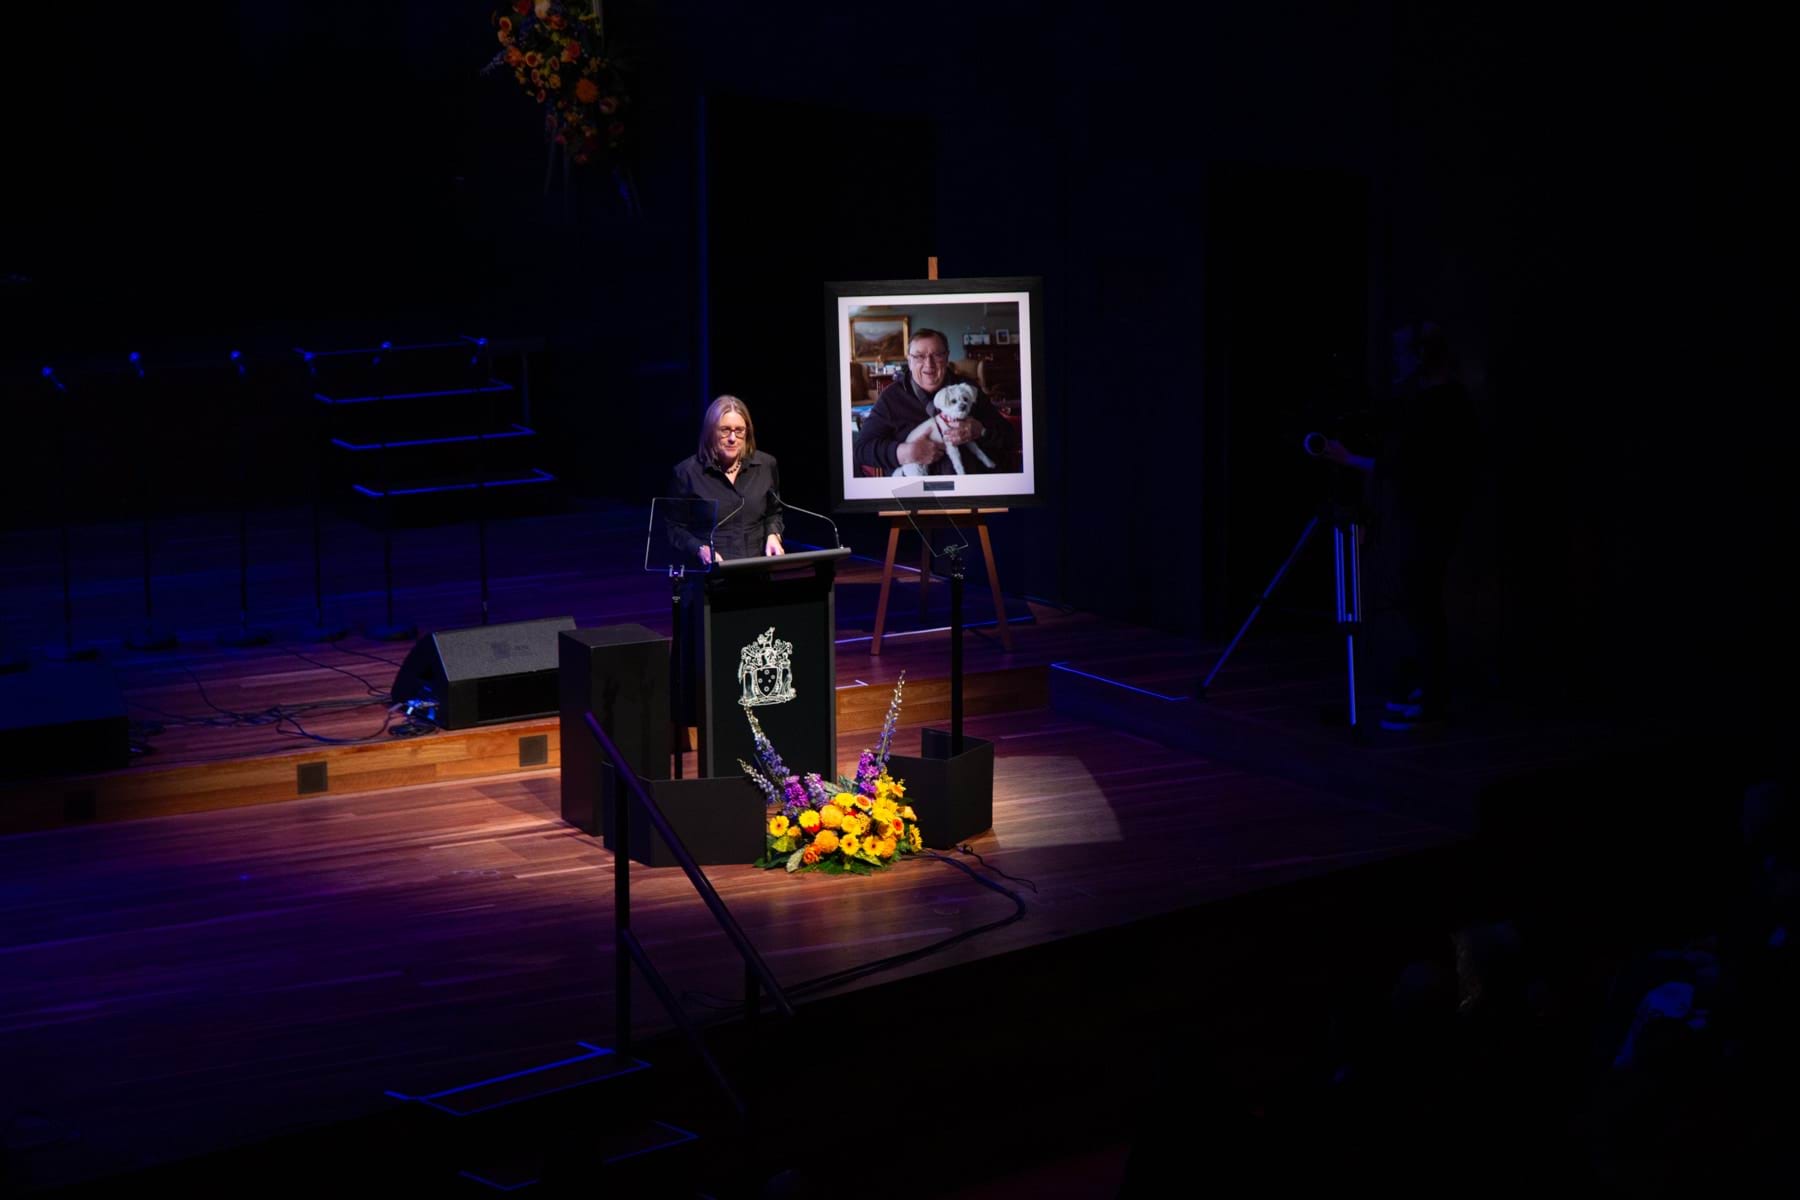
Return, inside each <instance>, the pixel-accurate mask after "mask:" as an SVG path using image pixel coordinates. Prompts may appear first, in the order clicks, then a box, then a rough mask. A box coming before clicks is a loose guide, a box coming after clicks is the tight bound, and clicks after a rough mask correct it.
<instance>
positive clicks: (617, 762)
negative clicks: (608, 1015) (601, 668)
mask: <svg viewBox="0 0 1800 1200" xmlns="http://www.w3.org/2000/svg"><path fill="white" fill-rule="evenodd" d="M582 717H583V719H584V720H585V721H586V722H587V727H588V730H589V731H590V732H591V733H592V734H593V735H594V740H595V741H597V742H598V743H599V744H600V748H601V749H602V750H603V751H605V752H606V756H607V758H608V759H610V760H611V761H612V768H613V774H614V775H615V776H616V777H617V778H619V779H620V780H621V781H623V783H624V785H625V787H626V788H628V789H630V796H627V795H624V794H620V795H618V796H617V798H616V800H615V802H614V804H613V937H614V941H615V945H616V946H617V947H619V948H622V949H623V950H624V951H625V952H624V953H619V952H617V951H616V950H615V953H614V959H613V962H614V967H613V971H614V976H613V987H614V992H615V999H614V1003H615V1005H616V1015H617V1037H618V1040H619V1049H620V1050H621V1051H623V1050H625V1049H626V1048H627V1047H628V1046H629V1045H630V1043H631V964H632V962H633V961H636V963H637V964H638V967H639V968H640V969H641V970H642V971H643V972H644V975H645V977H646V978H647V979H648V980H649V981H650V986H651V987H652V988H653V989H654V990H655V992H656V994H657V997H658V998H659V999H660V1000H661V1001H662V1002H663V1007H664V1008H666V1009H668V1010H669V1016H670V1017H671V1018H673V1019H674V1021H675V1023H676V1025H677V1026H678V1027H679V1028H680V1029H681V1031H682V1032H683V1033H684V1034H686V1035H687V1038H688V1040H689V1041H690V1042H692V1043H693V1045H694V1048H695V1049H696V1050H697V1051H699V1053H700V1056H701V1058H702V1059H703V1060H705V1062H706V1065H707V1067H708V1068H709V1069H710V1070H711V1071H712V1073H713V1077H714V1078H715V1079H717V1080H718V1082H719V1086H720V1087H721V1088H723V1089H724V1091H725V1094H726V1096H728V1097H729V1098H730V1099H731V1102H732V1105H733V1107H735V1108H736V1109H737V1110H738V1113H739V1115H740V1116H741V1115H743V1114H744V1111H745V1110H744V1106H743V1104H742V1102H741V1101H740V1100H739V1099H738V1097H737V1095H736V1093H734V1092H733V1091H732V1089H731V1087H730V1085H729V1084H728V1083H727V1082H726V1081H725V1077H724V1075H723V1074H722V1073H721V1071H720V1070H719V1066H718V1064H717V1062H715V1061H714V1060H713V1057H712V1055H711V1054H708V1053H707V1051H706V1048H705V1047H704V1046H703V1045H701V1043H700V1037H699V1033H698V1031H697V1030H695V1029H694V1027H693V1024H692V1023H691V1022H690V1021H688V1019H687V1016H686V1014H685V1013H683V1012H682V1011H681V1004H680V1001H679V1000H677V999H676V997H675V994H674V993H673V992H671V991H670V990H669V987H668V984H667V983H665V982H664V981H663V978H662V976H661V974H660V973H659V972H658V971H657V970H656V968H655V967H653V966H652V965H651V964H650V959H649V956H648V955H647V954H645V952H644V948H643V945H642V944H641V943H640V942H639V941H638V940H637V938H636V937H635V936H634V935H633V934H632V932H631V807H632V806H631V802H630V801H631V797H636V799H637V801H638V803H639V804H642V805H643V806H644V814H645V815H646V816H647V817H649V818H650V824H651V825H653V826H654V827H655V828H656V832H658V833H659V834H661V835H662V838H663V841H665V842H667V843H668V846H669V853H670V854H671V855H673V856H674V859H675V861H676V863H677V864H679V865H680V867H681V869H682V871H683V872H684V873H686V875H687V877H688V882H689V883H691V884H693V885H694V890H695V891H696V892H699V893H700V898H701V899H702V900H704V901H705V902H706V907H707V908H708V909H710V910H711V911H712V915H713V920H715V921H717V922H718V924H719V928H720V929H722V930H724V932H725V936H726V937H727V938H728V939H729V940H730V941H731V944H732V946H733V947H735V948H736V949H737V952H738V955H739V956H740V957H741V958H742V959H743V960H744V1017H745V1020H746V1021H751V1020H754V1019H755V1017H756V1015H757V1013H758V1011H760V1009H761V1007H762V997H761V995H760V991H761V990H766V991H767V992H768V994H769V1000H770V1001H771V1002H772V1003H773V1004H774V1006H775V1008H776V1009H777V1010H778V1011H779V1012H780V1013H781V1014H782V1015H783V1016H785V1017H792V1016H793V1015H794V1007H793V1005H792V1004H791V1003H789V1002H788V998H787V993H786V992H785V991H784V990H783V989H782V986H781V984H780V982H779V981H778V980H776V978H775V973H774V972H773V971H771V970H769V965H768V963H766V962H764V961H763V957H762V955H761V954H759V953H757V950H756V947H755V946H753V945H752V944H751V942H750V938H749V937H748V936H747V935H746V934H745V933H744V931H743V929H742V928H741V927H740V926H739V925H738V923H737V918H735V917H733V916H732V915H731V910H730V909H728V908H726V907H725V901H723V900H722V899H720V898H719V893H718V892H717V891H715V890H714V888H713V885H712V882H711V881H710V880H708V879H707V878H706V875H705V873H704V872H702V871H701V870H700V865H699V864H698V863H696V862H695V861H694V856H693V855H692V854H690V853H689V852H688V848H687V846H686V845H685V844H684V843H683V842H682V840H681V836H680V835H679V834H677V833H676V832H675V829H674V827H673V826H672V825H670V824H669V819H668V817H666V816H664V815H663V811H662V809H661V808H659V807H658V806H657V803H656V801H655V800H654V799H653V798H652V797H651V796H650V793H649V792H648V791H647V790H645V788H644V784H643V781H642V780H640V779H639V778H638V776H637V772H636V771H635V770H633V769H632V767H631V764H630V763H628V762H626V761H625V756H624V755H623V754H621V753H619V748H618V747H617V746H616V745H614V744H613V740H612V738H611V737H609V736H607V733H606V730H605V729H603V728H601V726H600V722H599V720H598V719H596V718H595V716H594V714H593V711H592V710H591V709H590V710H589V711H587V712H585V713H583V714H582Z"/></svg>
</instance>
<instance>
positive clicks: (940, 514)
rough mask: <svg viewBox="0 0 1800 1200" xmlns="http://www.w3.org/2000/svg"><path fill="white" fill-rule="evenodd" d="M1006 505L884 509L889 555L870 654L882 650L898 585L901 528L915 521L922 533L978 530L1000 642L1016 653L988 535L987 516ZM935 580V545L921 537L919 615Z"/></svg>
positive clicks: (882, 572)
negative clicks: (890, 604)
mask: <svg viewBox="0 0 1800 1200" xmlns="http://www.w3.org/2000/svg"><path fill="white" fill-rule="evenodd" d="M1006 511H1007V510H1006V509H1004V508H947V509H939V510H936V511H933V512H914V513H906V512H884V513H880V514H878V515H880V516H882V517H885V518H886V519H887V523H888V536H887V555H886V557H885V558H883V559H882V562H881V598H880V599H879V600H877V601H876V602H875V636H874V637H873V638H872V639H870V641H869V653H870V654H880V653H881V635H882V632H883V631H884V630H885V629H886V628H887V611H888V593H889V591H890V590H891V589H892V588H893V586H894V557H895V555H896V553H897V552H898V551H899V549H900V531H901V530H902V529H908V528H912V527H913V526H914V525H915V524H916V525H917V527H918V529H919V530H920V532H921V534H923V533H926V532H929V531H931V530H933V529H945V528H952V527H953V528H957V529H971V528H972V529H974V530H975V534H976V536H977V537H978V538H979V539H980V541H981V558H982V561H983V562H984V563H986V564H987V577H988V588H989V589H990V590H991V591H992V592H993V594H994V616H995V618H996V620H997V623H998V624H999V627H1000V645H1001V646H1003V647H1004V648H1005V649H1006V652H1007V653H1008V654H1010V653H1012V648H1013V644H1012V626H1010V625H1008V624H1007V623H1006V598H1005V597H1004V596H1002V595H1001V594H1000V572H999V571H997V570H996V569H995V568H994V543H993V540H992V539H991V538H989V537H988V523H987V519H988V516H989V514H991V513H1003V512H1006ZM930 583H931V544H930V543H929V542H927V541H926V540H925V539H924V537H923V536H921V537H920V538H919V615H920V616H921V617H923V616H924V615H925V600H926V589H927V587H928V586H929V585H930Z"/></svg>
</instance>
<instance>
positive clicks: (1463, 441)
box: [1317, 321, 1480, 730]
mask: <svg viewBox="0 0 1800 1200" xmlns="http://www.w3.org/2000/svg"><path fill="white" fill-rule="evenodd" d="M1392 345H1393V381H1394V394H1393V399H1392V402H1391V405H1390V410H1389V413H1388V415H1387V419H1386V421H1385V422H1384V423H1383V425H1384V428H1383V430H1382V432H1381V433H1380V434H1379V435H1376V436H1375V437H1374V440H1373V442H1372V443H1371V444H1369V445H1365V446H1362V447H1358V448H1355V449H1353V448H1351V447H1349V446H1346V445H1344V444H1343V443H1342V442H1339V441H1337V440H1336V439H1334V438H1329V437H1328V438H1323V439H1322V443H1323V444H1322V445H1321V446H1320V447H1318V449H1317V453H1318V454H1319V455H1320V456H1321V457H1324V458H1327V459H1329V460H1331V461H1332V462H1335V463H1338V464H1339V465H1341V466H1346V467H1352V468H1354V469H1356V470H1358V471H1361V472H1363V473H1364V474H1365V475H1366V476H1367V477H1368V479H1369V483H1370V488H1371V492H1372V503H1373V508H1374V511H1375V515H1376V526H1375V528H1376V536H1377V541H1378V544H1379V545H1380V546H1381V547H1382V550H1381V554H1382V557H1383V558H1384V559H1385V560H1386V568H1387V569H1386V570H1385V571H1384V573H1383V574H1384V578H1385V579H1386V580H1387V581H1388V584H1387V587H1386V588H1385V589H1384V591H1385V592H1386V593H1387V596H1388V599H1389V601H1390V602H1391V603H1392V604H1393V605H1394V607H1396V608H1397V609H1398V610H1399V612H1400V615H1401V619H1402V620H1403V621H1404V623H1405V627H1406V633H1407V637H1408V640H1409V641H1410V643H1411V646H1410V651H1411V652H1410V654H1409V655H1407V656H1404V657H1402V658H1401V660H1400V661H1398V662H1397V663H1395V664H1394V666H1393V668H1392V669H1391V671H1390V673H1389V674H1390V678H1389V680H1388V685H1387V686H1388V689H1389V691H1388V696H1389V699H1388V702H1387V715H1386V717H1384V718H1383V720H1382V722H1381V725H1382V728H1384V729H1402V730H1404V729H1413V728H1416V727H1418V726H1420V725H1423V724H1427V723H1432V722H1436V721H1440V720H1442V719H1443V718H1444V716H1445V715H1446V709H1447V704H1448V692H1449V674H1450V619H1449V614H1448V611H1447V609H1446V606H1445V603H1444V584H1445V581H1446V580H1447V578H1448V576H1449V572H1450V559H1451V556H1452V555H1453V554H1454V552H1455V550H1456V540H1457V535H1458V534H1459V533H1460V532H1461V529H1462V525H1463V519H1464V517H1465V516H1466V514H1467V513H1468V509H1469V503H1470V500H1471V498H1472V489H1471V486H1470V484H1471V479H1472V477H1473V475H1474V470H1473V466H1474V464H1473V462H1472V459H1473V458H1474V456H1475V454H1476V451H1477V449H1478V447H1479V444H1480V432H1479V428H1478V425H1477V423H1476V420H1475V413H1474V408H1473V406H1472V404H1471V403H1470V400H1469V393H1468V391H1467V389H1465V388H1464V387H1463V385H1462V384H1461V382H1459V381H1458V379H1457V378H1456V370H1455V364H1454V362H1453V361H1452V359H1451V355H1450V344H1449V340H1448V339H1447V338H1446V337H1445V336H1444V331H1443V330H1442V329H1441V328H1440V327H1439V326H1438V325H1437V324H1435V323H1434V322H1430V321H1421V322H1417V323H1415V324H1412V325H1406V326H1402V327H1401V328H1399V329H1397V330H1395V332H1394V335H1393V343H1392Z"/></svg>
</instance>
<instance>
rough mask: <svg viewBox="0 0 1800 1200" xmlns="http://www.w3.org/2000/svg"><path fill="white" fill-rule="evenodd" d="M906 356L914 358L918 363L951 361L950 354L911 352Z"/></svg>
mask: <svg viewBox="0 0 1800 1200" xmlns="http://www.w3.org/2000/svg"><path fill="white" fill-rule="evenodd" d="M906 357H908V358H910V359H912V360H913V361H914V362H916V363H926V362H940V363H941V362H949V361H950V356H949V355H948V354H909V355H907V356H906Z"/></svg>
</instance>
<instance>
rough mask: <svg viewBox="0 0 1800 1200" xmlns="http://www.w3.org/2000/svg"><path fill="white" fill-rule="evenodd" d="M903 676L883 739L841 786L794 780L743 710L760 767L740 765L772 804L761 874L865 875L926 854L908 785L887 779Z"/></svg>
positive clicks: (818, 779) (758, 862) (753, 716)
mask: <svg viewBox="0 0 1800 1200" xmlns="http://www.w3.org/2000/svg"><path fill="white" fill-rule="evenodd" d="M905 685H906V677H905V676H904V675H903V676H901V678H900V682H899V683H896V684H895V685H894V698H893V700H892V701H891V702H890V703H889V705H888V714H887V719H886V720H885V721H884V722H883V723H882V728H881V740H880V741H879V742H878V743H876V745H875V747H874V748H872V749H869V750H865V751H863V753H862V756H861V757H860V758H859V759H858V760H857V764H856V771H855V772H854V773H853V774H851V775H845V776H843V777H841V778H839V779H838V780H837V782H836V783H828V782H826V781H825V780H824V779H823V778H821V777H820V776H818V775H804V776H800V775H790V774H788V771H787V767H786V766H785V765H784V764H783V763H782V761H781V756H780V755H779V754H777V753H776V751H775V747H774V746H773V745H771V744H770V742H769V739H768V737H767V735H765V734H764V733H763V729H762V725H761V723H759V722H758V721H757V719H756V714H755V713H754V712H752V711H751V710H749V709H745V710H744V711H745V716H747V717H748V718H749V719H750V728H751V730H752V732H753V733H754V734H755V736H756V757H757V760H758V765H757V766H751V765H750V764H749V763H747V762H744V761H743V760H742V759H739V760H738V765H739V766H741V767H742V768H743V769H744V773H745V774H746V775H748V776H750V778H751V780H753V781H754V782H755V783H756V785H757V786H758V787H760V788H761V789H762V790H763V794H764V795H765V796H767V797H768V799H769V805H770V808H769V821H768V828H767V831H766V833H767V838H766V842H765V849H764V851H763V856H762V857H761V858H759V859H757V860H756V865H757V866H759V867H768V868H774V867H786V868H787V869H788V870H789V871H825V872H827V873H831V874H857V875H867V874H869V873H871V872H874V871H878V870H881V869H882V868H883V867H888V866H892V865H893V864H894V863H896V862H898V861H899V860H900V859H902V858H905V857H906V856H907V855H910V854H916V853H918V852H919V851H921V850H923V849H924V848H925V840H924V836H923V835H922V834H921V833H920V832H919V825H918V816H917V814H915V813H914V812H913V809H912V806H911V805H910V804H908V803H906V784H905V783H903V782H901V781H900V780H897V779H895V778H894V777H893V776H891V775H889V774H888V770H887V760H888V750H889V747H890V746H891V745H892V743H893V737H894V725H895V723H896V722H897V721H898V719H899V716H900V695H901V689H902V688H903V687H904V686H905Z"/></svg>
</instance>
